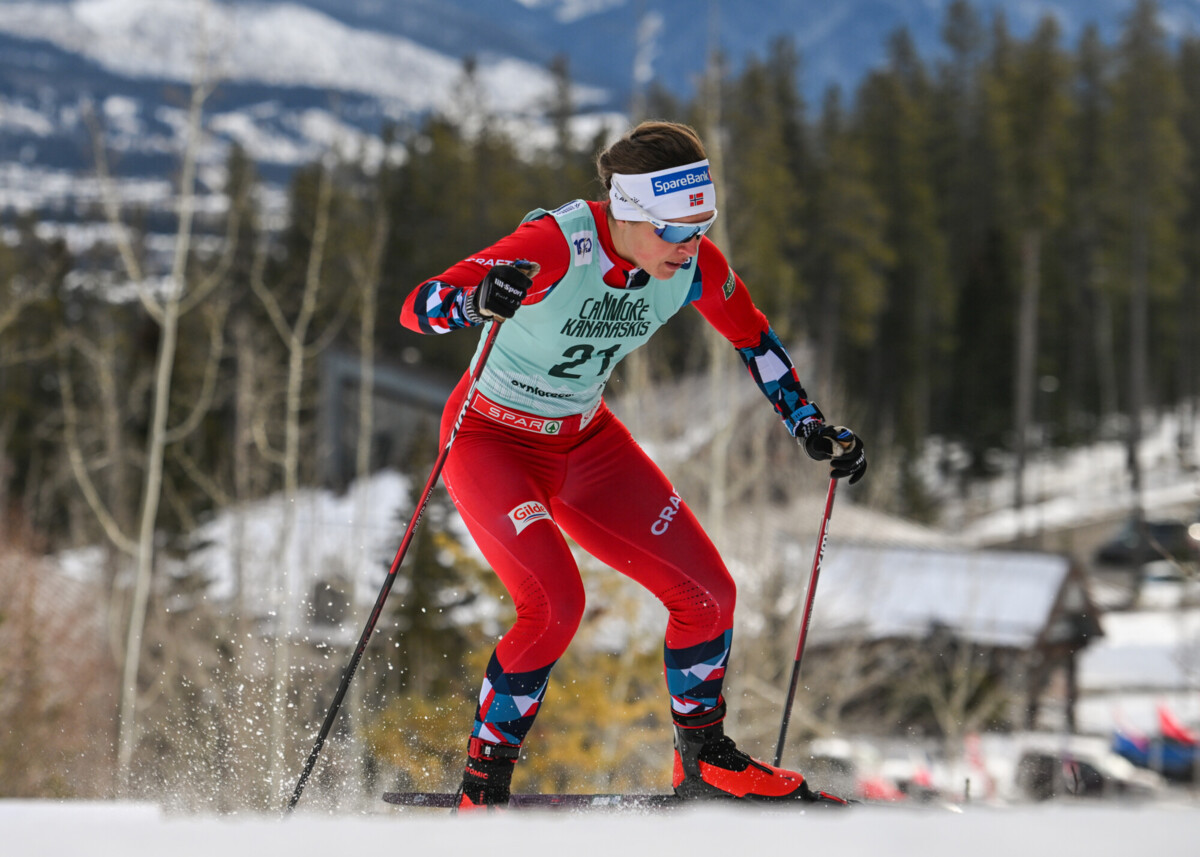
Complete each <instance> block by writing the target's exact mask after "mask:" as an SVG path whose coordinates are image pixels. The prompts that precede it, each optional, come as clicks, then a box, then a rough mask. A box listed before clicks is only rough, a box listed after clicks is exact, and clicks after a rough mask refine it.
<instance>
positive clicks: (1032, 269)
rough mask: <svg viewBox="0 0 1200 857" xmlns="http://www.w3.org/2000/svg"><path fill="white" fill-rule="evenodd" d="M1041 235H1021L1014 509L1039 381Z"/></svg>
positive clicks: (1019, 499) (1021, 499)
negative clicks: (1037, 378)
mask: <svg viewBox="0 0 1200 857" xmlns="http://www.w3.org/2000/svg"><path fill="white" fill-rule="evenodd" d="M1041 257H1042V234H1041V232H1040V231H1039V230H1037V229H1026V230H1025V231H1024V232H1023V233H1022V234H1021V295H1020V299H1019V302H1018V305H1017V337H1016V354H1015V355H1014V365H1015V368H1016V371H1015V373H1014V377H1013V452H1014V458H1015V461H1014V465H1013V471H1014V472H1013V508H1014V509H1016V510H1017V511H1020V510H1021V509H1022V508H1023V507H1024V505H1025V500H1026V497H1025V466H1026V460H1027V457H1028V443H1029V431H1030V429H1031V428H1032V425H1033V405H1034V396H1035V390H1036V389H1037V384H1036V383H1035V382H1036V378H1035V375H1036V373H1037V352H1038V301H1039V292H1040V291H1041Z"/></svg>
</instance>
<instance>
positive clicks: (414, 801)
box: [383, 792, 684, 809]
mask: <svg viewBox="0 0 1200 857" xmlns="http://www.w3.org/2000/svg"><path fill="white" fill-rule="evenodd" d="M383 799H384V800H385V801H386V802H388V803H391V804H396V805H397V806H423V807H431V808H441V809H451V808H453V807H454V806H455V804H456V802H457V801H458V795H456V794H455V793H453V792H385V793H384V795H383ZM683 803H684V802H683V801H682V800H680V799H679V798H677V797H675V795H673V794H514V795H510V796H509V798H508V806H509V808H510V809H645V808H652V809H658V808H663V807H673V806H682V805H683Z"/></svg>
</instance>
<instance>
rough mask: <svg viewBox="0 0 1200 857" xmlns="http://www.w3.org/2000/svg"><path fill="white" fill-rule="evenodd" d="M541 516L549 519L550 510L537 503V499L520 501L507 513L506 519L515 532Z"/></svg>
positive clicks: (540, 518) (538, 519)
mask: <svg viewBox="0 0 1200 857" xmlns="http://www.w3.org/2000/svg"><path fill="white" fill-rule="evenodd" d="M543 518H545V519H546V520H548V521H549V520H551V518H550V510H549V509H547V508H546V507H545V506H543V505H542V504H541V503H539V502H538V501H537V500H530V501H529V502H527V503H522V504H521V505H519V506H517V507H516V508H515V509H513V510H512V511H511V512H509V513H508V519H509V520H510V521H512V523H513V526H514V527H515V528H516V530H517V532H518V533H519V532H521V530H523V529H525V528H526V527H528V526H529V525H530V524H532V523H533V522H534V521H540V520H542V519H543Z"/></svg>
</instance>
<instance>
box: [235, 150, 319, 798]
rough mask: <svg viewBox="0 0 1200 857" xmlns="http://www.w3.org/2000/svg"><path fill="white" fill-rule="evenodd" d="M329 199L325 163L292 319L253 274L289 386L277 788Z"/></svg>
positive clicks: (273, 728) (279, 585)
mask: <svg viewBox="0 0 1200 857" xmlns="http://www.w3.org/2000/svg"><path fill="white" fill-rule="evenodd" d="M332 198H333V165H332V163H331V164H328V165H324V166H322V168H321V171H320V176H319V179H318V188H317V201H316V213H315V221H314V225H313V232H312V243H311V244H310V247H309V256H308V263H307V267H306V271H305V277H304V290H303V294H302V296H301V299H300V307H299V309H298V311H297V313H296V316H295V319H294V320H292V321H291V322H289V320H288V318H287V316H286V314H285V313H284V310H283V307H282V306H281V305H280V302H279V300H278V299H277V298H276V297H275V295H274V294H272V292H271V291H270V290H269V289H268V288H267V285H266V283H265V282H264V281H263V278H262V271H261V267H258V266H256V273H255V276H254V277H253V278H252V279H251V285H252V287H253V289H254V293H255V294H256V295H257V296H258V297H259V299H260V300H261V301H262V304H263V306H264V307H265V308H266V310H267V315H268V316H269V317H270V319H271V323H272V325H273V326H274V327H275V331H276V333H278V334H279V337H280V339H281V340H282V341H283V344H284V347H285V348H286V350H287V354H288V371H287V386H286V394H285V417H284V449H283V457H282V469H283V504H284V505H283V509H284V511H283V519H282V522H281V523H280V527H279V537H278V542H277V544H278V547H277V560H276V562H275V575H276V580H275V585H274V586H273V587H272V591H273V592H274V594H275V597H276V599H277V601H276V604H275V611H274V612H275V621H276V625H275V628H276V633H275V656H274V665H273V671H274V688H275V690H274V695H273V703H272V706H271V713H270V732H269V735H270V740H269V745H268V749H269V753H270V760H271V761H270V768H269V771H270V783H269V786H270V788H273V789H278V788H279V786H280V784H282V783H283V780H284V771H283V765H284V762H285V760H286V754H285V752H284V740H285V736H284V731H285V729H286V725H287V716H286V715H287V694H288V685H289V676H288V673H289V669H290V663H291V651H290V646H289V637H290V634H291V631H292V626H293V624H294V615H295V614H294V612H293V611H294V607H295V605H294V604H293V599H292V598H291V597H290V594H289V593H290V589H289V585H288V584H289V575H288V572H289V571H290V569H289V568H288V565H287V562H286V557H287V553H288V547H289V545H290V544H291V541H292V538H293V534H294V532H295V522H296V510H295V501H296V495H297V492H298V489H299V485H300V428H301V426H300V407H301V393H302V391H303V386H304V363H305V360H306V358H307V357H308V356H309V341H308V340H309V329H310V328H311V326H312V322H313V318H314V316H315V314H316V311H317V300H318V297H319V294H320V289H321V267H322V264H323V262H324V257H325V247H326V241H327V240H328V237H329V216H330V207H331V205H332Z"/></svg>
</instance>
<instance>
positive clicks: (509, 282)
mask: <svg viewBox="0 0 1200 857" xmlns="http://www.w3.org/2000/svg"><path fill="white" fill-rule="evenodd" d="M532 286H533V280H531V279H529V277H528V276H526V274H525V272H524V271H522V270H521V269H520V268H518V267H516V266H515V265H496V266H495V267H493V268H492V269H491V270H490V271H488V272H487V276H485V277H484V278H483V280H481V281H480V283H479V286H478V287H477V288H476V289H475V294H474V296H473V297H472V300H473V301H474V309H475V311H476V312H477V313H478V314H479V315H480V316H481V317H483V318H487V317H489V316H490V317H495V318H499V319H500V320H504V319H506V318H512V317H513V313H515V312H516V311H517V309H518V308H519V307H520V306H521V301H522V300H524V299H525V293H526V292H527V291H529V289H530V288H531V287H532Z"/></svg>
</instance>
